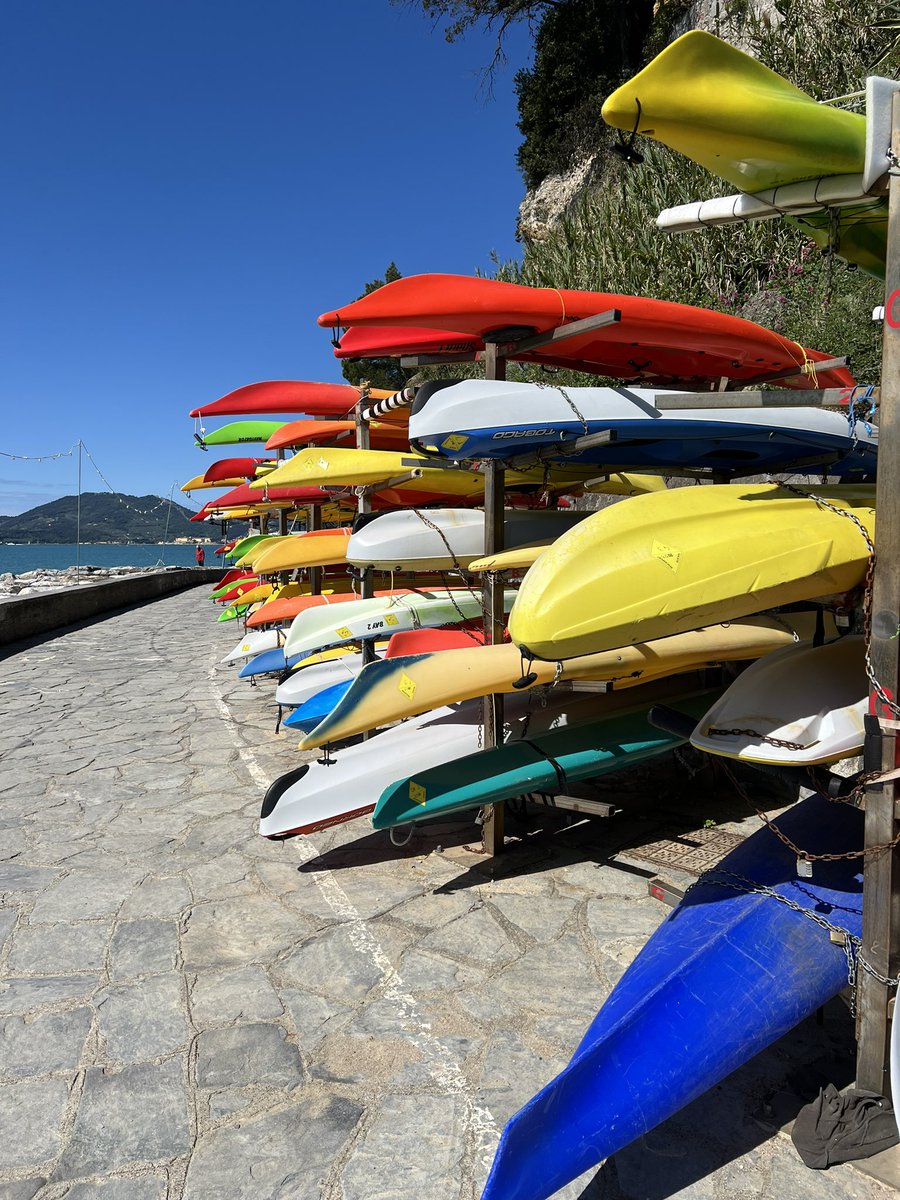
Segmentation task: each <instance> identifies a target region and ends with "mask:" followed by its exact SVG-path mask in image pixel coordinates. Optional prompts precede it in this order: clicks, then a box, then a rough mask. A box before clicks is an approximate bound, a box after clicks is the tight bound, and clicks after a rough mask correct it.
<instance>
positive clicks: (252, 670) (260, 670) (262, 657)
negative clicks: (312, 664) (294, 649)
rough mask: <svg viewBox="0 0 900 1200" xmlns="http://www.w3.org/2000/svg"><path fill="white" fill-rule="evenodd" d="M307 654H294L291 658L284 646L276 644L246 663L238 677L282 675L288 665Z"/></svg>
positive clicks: (298, 660) (290, 665) (250, 677)
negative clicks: (287, 657)
mask: <svg viewBox="0 0 900 1200" xmlns="http://www.w3.org/2000/svg"><path fill="white" fill-rule="evenodd" d="M305 657H306V655H305V654H292V655H291V657H290V658H289V659H287V660H286V659H285V657H284V646H276V647H274V648H273V649H272V650H263V652H262V654H257V655H255V656H254V657H253V658H251V659H250V661H249V662H246V663H244V665H243V666H242V667H241V669H240V671H238V679H252V678H253V676H254V675H280V674H281V672H282V671H284V670H286V669H287V667H292V666H293V665H294V664H295V663H298V662H300V660H301V659H302V658H305Z"/></svg>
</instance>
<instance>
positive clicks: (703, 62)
mask: <svg viewBox="0 0 900 1200" xmlns="http://www.w3.org/2000/svg"><path fill="white" fill-rule="evenodd" d="M602 115H603V119H604V120H605V121H606V123H607V124H608V125H612V126H613V127H614V128H616V129H621V130H623V131H626V132H628V133H631V132H632V130H635V129H636V130H637V132H638V133H639V134H641V135H642V136H644V137H650V138H654V139H655V140H656V141H658V142H662V143H663V144H664V145H666V146H669V147H671V148H672V149H673V150H677V151H678V152H679V153H680V154H683V155H685V157H687V158H690V159H693V161H694V162H696V163H699V164H700V165H701V166H703V167H705V168H706V169H707V170H708V171H710V172H711V173H712V174H713V175H715V176H717V177H718V178H719V179H724V180H727V181H728V182H729V183H731V184H733V185H734V186H735V187H738V188H740V190H741V191H742V192H763V191H767V190H769V189H771V188H776V187H780V186H782V185H783V184H790V183H800V182H802V181H804V180H810V179H823V178H827V177H829V176H834V175H855V174H859V173H861V172H862V170H863V166H864V160H865V143H866V119H865V117H864V116H862V115H861V114H859V113H853V112H847V111H845V110H844V109H839V108H834V107H832V106H831V105H828V104H820V103H818V102H817V101H816V100H814V99H813V98H812V96H809V95H808V94H807V93H806V92H803V91H801V90H800V89H799V88H797V87H795V86H794V85H793V84H792V83H790V82H789V81H788V80H787V79H784V78H783V77H782V76H781V75H778V74H777V73H776V72H775V71H771V70H770V69H769V68H768V67H765V66H763V64H762V63H760V62H758V61H757V60H756V59H755V58H751V57H750V55H749V54H744V53H743V52H742V51H741V50H737V49H736V48H735V47H734V46H730V45H729V44H728V43H727V42H723V41H721V40H720V39H719V38H717V37H713V35H712V34H709V33H705V32H703V31H702V30H693V31H692V32H690V33H686V34H684V35H683V36H682V37H680V38H678V39H677V40H676V41H674V42H672V44H671V45H669V46H667V47H666V48H665V50H663V51H662V52H661V53H660V54H658V55H657V56H656V58H654V59H653V61H652V62H650V63H649V64H648V65H647V66H646V67H644V69H643V70H642V71H639V72H638V74H637V75H635V76H634V78H633V79H630V80H628V82H627V83H624V84H622V86H621V87H619V88H617V89H616V91H614V92H613V93H612V95H611V96H609V97H608V99H607V100H606V102H605V103H604V105H603V109H602ZM789 219H791V220H794V221H796V222H798V223H799V224H800V225H801V226H802V227H803V228H804V230H805V231H806V232H808V233H809V235H810V236H811V237H813V238H814V239H815V240H816V241H817V242H818V243H819V245H826V244H827V242H828V239H829V237H830V236H831V235H830V231H829V224H830V217H829V214H828V212H827V211H822V212H818V213H811V214H808V215H804V216H802V217H796V218H789ZM840 225H841V230H840V244H839V248H838V253H839V254H840V255H841V257H842V258H846V259H847V260H848V261H850V262H855V263H857V264H858V265H859V266H861V267H863V268H864V269H865V270H867V271H870V272H872V273H873V274H878V275H883V274H884V259H885V250H886V236H887V204H886V201H885V200H883V199H881V198H878V197H872V198H870V199H868V200H866V201H864V202H863V203H861V205H860V206H858V207H854V208H844V209H841V210H840Z"/></svg>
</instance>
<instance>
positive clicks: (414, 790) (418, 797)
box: [409, 780, 427, 804]
mask: <svg viewBox="0 0 900 1200" xmlns="http://www.w3.org/2000/svg"><path fill="white" fill-rule="evenodd" d="M409 798H410V800H412V802H413V804H424V803H425V801H426V799H427V793H426V791H425V789H424V788H423V787H422V785H421V783H413V781H412V780H410V781H409Z"/></svg>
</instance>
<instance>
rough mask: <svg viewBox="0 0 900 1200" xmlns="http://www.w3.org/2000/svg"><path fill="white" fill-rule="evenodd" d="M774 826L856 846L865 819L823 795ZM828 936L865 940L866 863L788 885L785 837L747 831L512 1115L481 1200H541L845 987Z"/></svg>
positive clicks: (813, 839)
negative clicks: (565, 1058)
mask: <svg viewBox="0 0 900 1200" xmlns="http://www.w3.org/2000/svg"><path fill="white" fill-rule="evenodd" d="M777 824H778V826H779V827H780V828H781V829H782V830H783V831H784V832H785V833H786V834H787V835H788V836H789V837H790V838H791V839H792V840H793V841H794V842H795V843H796V844H797V845H799V846H800V847H801V848H802V849H804V850H806V851H808V852H810V853H814V854H820V853H826V852H845V851H848V850H860V849H861V848H862V844H863V814H862V813H861V812H860V811H859V810H858V809H855V808H852V807H850V806H849V805H846V804H840V803H834V802H832V801H829V800H826V799H825V798H824V797H822V796H819V795H815V796H812V797H810V798H809V799H808V800H803V801H801V802H800V803H799V804H796V805H795V806H794V807H793V808H792V809H791V810H790V811H789V812H788V813H786V814H785V815H784V816H782V817H779V818H778V821H777ZM754 889H756V890H754ZM829 927H837V928H840V929H842V930H845V931H846V932H847V933H849V934H850V936H851V939H858V938H859V936H860V934H861V931H862V859H861V858H858V857H857V858H851V859H844V860H841V861H837V862H815V863H814V869H813V878H812V879H805V878H798V876H797V859H796V856H795V855H794V854H793V853H791V851H790V850H789V849H788V848H787V847H786V846H785V845H784V843H783V842H781V841H779V839H778V838H777V837H776V836H775V835H774V834H773V833H772V832H771V831H770V830H769V829H768V828H763V829H761V830H759V831H758V832H757V833H755V834H753V835H752V836H751V837H750V838H748V839H747V840H746V841H745V842H744V843H743V844H742V845H740V846H739V847H738V848H737V849H736V850H734V851H733V852H732V853H731V854H729V855H727V856H726V857H725V858H724V859H723V860H722V862H721V863H720V864H719V865H718V867H716V868H714V869H713V870H712V871H708V872H707V873H706V874H705V875H703V877H702V878H701V879H700V880H699V882H698V883H697V884H696V885H695V886H694V887H693V888H692V889H691V890H690V891H689V892H688V894H687V895H686V896H685V898H684V900H682V902H681V903H680V904H679V905H678V907H677V908H675V909H673V911H672V913H671V914H670V915H669V916H668V918H667V919H666V920H665V921H664V922H663V924H662V925H661V926H660V927H659V929H658V930H657V931H656V932H655V933H654V934H653V936H652V937H651V938H650V940H649V941H648V942H647V944H646V946H645V947H644V949H643V950H642V951H641V953H640V954H639V955H638V957H637V958H636V959H635V961H634V962H633V963H632V965H631V966H630V967H629V969H628V970H627V971H626V973H625V975H624V976H623V977H622V979H621V980H620V982H619V983H618V984H617V986H616V987H615V988H614V989H613V991H612V993H611V994H610V996H609V999H608V1000H607V1001H606V1003H605V1004H604V1005H603V1007H602V1008H601V1009H600V1011H599V1013H598V1014H597V1016H596V1017H595V1019H594V1021H593V1023H592V1024H591V1026H590V1027H589V1029H588V1031H587V1033H586V1034H585V1036H584V1038H583V1039H582V1041H581V1044H580V1045H579V1046H578V1048H577V1050H576V1051H575V1053H574V1055H573V1056H572V1060H571V1062H570V1063H569V1065H568V1066H567V1067H566V1068H565V1069H564V1070H563V1071H562V1072H561V1073H560V1074H559V1075H558V1076H557V1077H556V1078H555V1079H554V1080H552V1081H551V1082H550V1083H548V1084H547V1086H546V1087H545V1088H543V1089H542V1090H541V1091H540V1092H538V1094H537V1095H536V1096H535V1097H534V1098H533V1099H531V1100H529V1101H528V1103H527V1104H526V1105H525V1107H524V1108H522V1109H521V1110H520V1111H519V1112H518V1113H516V1115H515V1116H513V1117H512V1118H511V1119H510V1120H509V1122H508V1123H507V1125H506V1127H505V1129H504V1131H503V1134H502V1137H501V1139H500V1145H499V1147H498V1149H497V1154H496V1157H495V1159H494V1164H493V1167H492V1168H491V1172H490V1175H489V1177H488V1180H487V1184H486V1185H485V1189H484V1193H483V1198H482V1200H545V1198H546V1197H549V1196H552V1195H553V1193H554V1192H556V1191H558V1190H559V1189H560V1188H562V1187H564V1186H565V1185H566V1184H567V1183H570V1182H571V1181H572V1180H573V1179H577V1178H578V1176H579V1175H581V1174H583V1173H584V1172H585V1171H587V1170H589V1169H590V1168H591V1167H594V1166H597V1165H598V1164H599V1163H600V1162H601V1161H602V1160H603V1159H605V1158H608V1157H609V1156H610V1155H611V1154H615V1153H616V1151H618V1150H621V1149H623V1148H624V1147H625V1146H627V1145H628V1144H629V1143H630V1142H633V1141H634V1140H635V1138H638V1137H640V1136H641V1135H642V1134H645V1133H647V1132H649V1130H651V1129H654V1128H655V1127H656V1126H657V1125H659V1124H660V1123H661V1122H662V1121H665V1120H667V1119H668V1118H669V1117H671V1116H672V1115H673V1114H674V1113H676V1112H677V1111H678V1110H679V1109H681V1108H683V1107H684V1106H685V1105H686V1104H689V1103H690V1102H691V1101H692V1100H694V1099H696V1098H697V1097H698V1096H700V1095H701V1094H702V1093H703V1092H705V1091H707V1090H708V1089H709V1088H711V1087H713V1086H714V1085H715V1084H716V1083H718V1082H719V1081H720V1080H721V1079H723V1078H724V1077H725V1076H726V1075H728V1074H730V1072H732V1071H734V1070H736V1069H737V1068H738V1067H739V1066H741V1065H742V1064H743V1063H745V1062H747V1061H748V1060H749V1059H751V1058H752V1057H753V1056H754V1055H755V1054H757V1053H759V1051H761V1050H763V1049H765V1047H766V1046H768V1045H770V1044H771V1043H772V1042H774V1041H776V1040H777V1039H778V1038H780V1037H781V1036H782V1035H783V1034H785V1033H787V1032H788V1030H790V1029H792V1028H793V1027H794V1026H795V1025H796V1024H798V1023H799V1022H800V1021H802V1020H803V1019H804V1018H805V1017H807V1016H809V1015H810V1014H811V1013H813V1012H815V1010H816V1009H817V1008H819V1007H820V1006H821V1005H822V1004H824V1003H825V1002H826V1001H827V1000H829V999H830V998H831V997H832V996H834V995H836V994H837V993H838V992H839V991H840V990H841V988H842V987H843V986H844V985H845V984H846V983H847V958H846V955H845V952H844V948H843V947H842V946H841V945H837V944H834V943H833V942H831V941H830V936H829V935H830V928H829Z"/></svg>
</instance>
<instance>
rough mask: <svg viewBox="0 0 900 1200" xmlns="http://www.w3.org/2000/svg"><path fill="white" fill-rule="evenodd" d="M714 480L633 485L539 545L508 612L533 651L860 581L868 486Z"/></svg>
mask: <svg viewBox="0 0 900 1200" xmlns="http://www.w3.org/2000/svg"><path fill="white" fill-rule="evenodd" d="M810 490H811V491H813V492H814V494H815V495H817V496H820V497H821V498H822V499H823V500H824V501H826V502H827V503H828V504H830V505H831V506H832V508H824V507H821V506H820V505H818V504H817V503H816V501H815V500H813V499H811V498H810V496H809V495H806V494H798V493H797V492H795V491H794V490H793V489H788V488H784V487H778V486H776V485H774V484H714V485H709V486H702V487H684V488H675V489H674V490H671V491H668V492H665V493H657V494H655V495H647V496H635V497H634V498H633V499H630V500H628V501H626V502H625V503H623V504H615V505H612V506H611V507H610V508H607V509H604V510H603V511H602V512H598V513H595V514H594V515H593V516H590V517H588V519H587V520H586V521H582V522H581V523H580V524H579V525H576V526H575V527H574V528H573V529H570V530H569V531H568V532H567V533H564V534H563V535H562V536H561V537H560V538H558V539H557V540H556V542H554V544H553V545H552V546H551V547H549V549H548V550H547V551H546V552H545V553H544V554H542V555H541V556H540V558H539V559H538V560H537V562H536V563H535V564H534V566H533V567H532V568H531V569H530V570H529V572H528V574H527V575H526V576H525V578H524V579H523V581H522V585H521V587H520V589H519V596H518V599H517V600H516V603H515V605H514V607H513V610H512V612H511V614H510V619H509V632H510V636H511V638H512V640H513V641H514V642H515V643H516V645H517V646H520V647H522V648H523V651H524V652H525V653H527V654H530V655H533V656H534V657H535V658H544V659H550V660H554V659H560V658H575V657H577V656H579V655H583V654H592V653H596V652H597V651H601V650H612V649H615V648H616V647H617V646H630V645H634V644H636V643H638V642H646V641H648V640H650V639H651V638H660V637H669V636H671V635H672V634H676V633H684V632H686V631H687V630H689V629H696V628H698V627H699V626H700V625H710V624H713V623H714V622H721V621H733V620H735V619H736V618H738V617H743V616H747V615H749V614H751V613H759V612H765V611H766V610H767V609H770V608H773V607H776V606H778V605H783V604H791V603H794V602H795V601H799V600H811V599H815V598H817V597H821V596H828V595H834V594H840V593H844V592H848V591H850V590H851V589H853V588H855V587H857V586H858V585H860V584H861V583H862V582H863V579H864V577H865V572H866V565H867V563H868V559H869V549H868V546H867V545H866V540H865V537H864V535H863V533H862V532H861V531H860V528H859V527H858V526H857V524H856V523H855V521H854V520H853V519H851V518H854V517H855V518H856V520H858V521H859V522H860V524H861V526H862V527H863V529H865V530H866V531H867V532H868V535H869V536H870V537H871V536H872V535H873V533H874V528H875V508H874V504H875V489H874V487H872V486H868V485H865V486H863V485H859V486H853V487H838V488H815V489H810Z"/></svg>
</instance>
